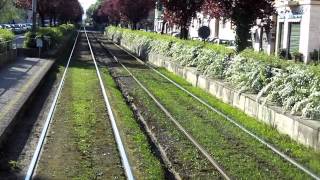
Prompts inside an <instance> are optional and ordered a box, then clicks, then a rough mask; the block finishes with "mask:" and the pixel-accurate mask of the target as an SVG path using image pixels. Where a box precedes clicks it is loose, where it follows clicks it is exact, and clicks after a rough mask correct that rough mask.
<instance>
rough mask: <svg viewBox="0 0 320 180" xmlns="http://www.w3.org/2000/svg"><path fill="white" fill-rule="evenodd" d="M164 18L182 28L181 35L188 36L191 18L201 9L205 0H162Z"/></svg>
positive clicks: (182, 36) (185, 37)
mask: <svg viewBox="0 0 320 180" xmlns="http://www.w3.org/2000/svg"><path fill="white" fill-rule="evenodd" d="M162 3H163V6H164V8H165V9H164V19H165V21H167V22H169V23H170V24H174V25H177V26H178V27H179V28H180V29H181V33H180V37H181V38H183V39H187V38H188V32H189V26H190V23H191V19H192V18H193V17H195V16H196V13H197V11H199V10H200V8H201V6H202V4H203V0H162Z"/></svg>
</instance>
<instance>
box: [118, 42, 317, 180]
mask: <svg viewBox="0 0 320 180" xmlns="http://www.w3.org/2000/svg"><path fill="white" fill-rule="evenodd" d="M114 45H116V46H117V47H118V48H119V49H121V50H123V51H124V52H126V53H127V54H129V55H130V56H131V57H133V58H134V59H136V60H137V61H138V62H139V63H141V64H143V65H145V66H147V67H148V68H150V69H151V70H152V71H154V72H155V73H157V74H159V75H160V76H161V77H163V78H164V79H166V80H167V81H168V82H170V83H172V84H173V85H174V86H176V87H177V88H179V89H180V90H182V91H184V92H185V93H186V94H188V95H190V96H191V97H192V98H194V99H195V100H196V101H198V102H200V103H201V104H203V105H204V106H206V107H207V108H209V109H210V110H212V111H214V112H215V113H217V114H219V115H220V116H222V117H224V118H225V119H226V120H227V121H229V122H231V123H232V124H233V125H234V126H236V127H238V128H239V129H241V131H243V132H245V133H246V134H248V135H250V136H251V137H252V138H253V139H254V140H256V141H258V142H260V143H261V144H263V145H264V146H266V147H267V148H269V149H270V150H272V151H273V152H274V153H275V154H277V155H278V156H280V157H282V158H283V159H284V160H285V161H287V162H289V163H291V164H293V165H294V166H296V167H297V168H299V169H300V170H301V171H303V172H304V173H306V174H308V175H309V176H310V177H312V178H314V179H317V180H320V176H318V175H317V174H315V173H313V172H312V171H311V170H309V169H308V168H306V167H305V166H303V165H302V164H300V163H299V162H297V161H296V160H294V159H293V158H291V157H289V156H288V155H286V154H285V153H284V152H282V151H281V150H279V149H277V148H276V147H275V146H274V145H272V144H270V143H268V142H267V141H265V140H264V139H263V138H262V137H259V136H258V135H256V134H255V133H253V132H251V131H250V130H249V129H247V128H246V127H244V126H243V125H241V124H240V123H238V122H237V121H235V120H234V119H232V118H231V117H229V116H228V115H226V114H224V113H223V112H221V111H220V110H218V109H216V108H214V107H213V106H211V105H210V104H208V103H207V102H206V101H205V100H203V99H201V98H200V97H198V96H197V95H195V94H193V93H192V92H190V91H188V90H187V89H185V88H184V87H182V86H181V85H180V84H178V83H176V82H174V81H173V80H172V79H170V78H169V77H167V76H166V75H164V74H162V73H161V72H160V71H158V70H156V69H155V68H154V67H152V66H151V65H150V64H148V63H146V62H144V61H142V60H141V59H139V58H138V57H137V56H135V55H133V54H132V53H131V52H129V51H128V50H126V49H124V48H123V47H121V46H119V45H117V44H114Z"/></svg>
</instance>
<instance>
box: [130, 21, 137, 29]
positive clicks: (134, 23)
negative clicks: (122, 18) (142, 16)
mask: <svg viewBox="0 0 320 180" xmlns="http://www.w3.org/2000/svg"><path fill="white" fill-rule="evenodd" d="M131 29H132V30H137V23H136V22H132V23H131Z"/></svg>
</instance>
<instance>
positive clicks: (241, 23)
mask: <svg viewBox="0 0 320 180" xmlns="http://www.w3.org/2000/svg"><path fill="white" fill-rule="evenodd" d="M235 25H236V49H237V51H238V52H240V51H243V50H244V49H246V48H247V47H249V42H248V39H249V38H250V23H249V20H247V19H246V18H241V19H239V20H238V22H235Z"/></svg>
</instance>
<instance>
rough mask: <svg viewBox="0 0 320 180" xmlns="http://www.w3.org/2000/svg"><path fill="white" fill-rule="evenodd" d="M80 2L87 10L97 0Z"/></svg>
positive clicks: (81, 0) (82, 0) (80, 0)
mask: <svg viewBox="0 0 320 180" xmlns="http://www.w3.org/2000/svg"><path fill="white" fill-rule="evenodd" d="M79 2H80V3H81V5H82V7H83V10H84V11H85V12H86V10H87V9H88V8H89V7H90V5H91V4H94V3H95V2H96V0H79Z"/></svg>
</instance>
